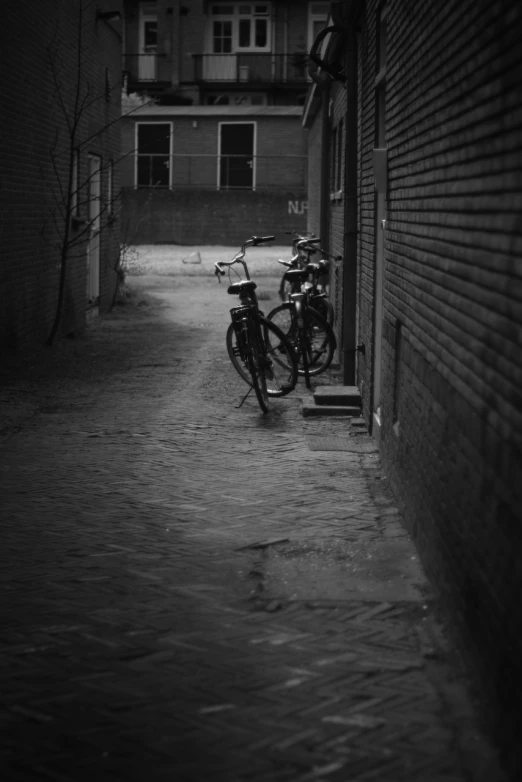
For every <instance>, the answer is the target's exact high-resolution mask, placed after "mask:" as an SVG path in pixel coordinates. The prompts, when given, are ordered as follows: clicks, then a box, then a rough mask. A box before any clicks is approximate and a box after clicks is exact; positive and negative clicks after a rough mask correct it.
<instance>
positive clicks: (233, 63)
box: [192, 52, 308, 85]
mask: <svg viewBox="0 0 522 782" xmlns="http://www.w3.org/2000/svg"><path fill="white" fill-rule="evenodd" d="M192 56H193V57H194V68H195V80H196V81H199V82H221V83H225V82H226V83H229V84H245V85H246V84H248V83H251V84H252V83H257V84H259V83H261V84H282V83H302V84H305V83H306V82H307V77H308V72H307V62H308V55H307V54H306V53H304V52H302V53H301V52H297V53H295V54H247V53H241V54H194V55H192Z"/></svg>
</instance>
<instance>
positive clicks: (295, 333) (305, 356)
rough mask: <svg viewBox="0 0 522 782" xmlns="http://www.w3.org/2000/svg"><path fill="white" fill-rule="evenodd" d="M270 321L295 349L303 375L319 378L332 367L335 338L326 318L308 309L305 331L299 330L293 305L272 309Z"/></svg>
mask: <svg viewBox="0 0 522 782" xmlns="http://www.w3.org/2000/svg"><path fill="white" fill-rule="evenodd" d="M268 320H270V321H271V322H272V323H273V324H275V325H276V326H277V327H278V328H279V329H280V330H281V331H282V332H283V333H284V334H285V336H286V337H287V339H288V340H289V341H290V342H291V344H292V345H293V347H294V350H295V352H296V354H297V362H298V372H299V374H300V375H318V374H319V373H320V372H324V370H325V369H327V368H328V367H329V366H330V364H331V363H332V359H333V357H334V353H335V348H336V345H337V343H336V339H335V334H334V332H333V330H332V328H331V326H330V325H329V324H328V321H327V320H326V318H323V316H322V315H320V314H319V313H318V312H316V311H315V310H314V309H313V308H312V307H307V308H306V312H305V317H304V328H299V327H298V325H297V319H296V317H295V309H294V307H293V305H292V304H291V303H290V302H288V303H286V304H281V305H280V306H279V307H276V308H275V309H273V310H272V312H270V313H269V314H268ZM305 351H306V352H305Z"/></svg>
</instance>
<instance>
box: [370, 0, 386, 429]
mask: <svg viewBox="0 0 522 782" xmlns="http://www.w3.org/2000/svg"><path fill="white" fill-rule="evenodd" d="M377 44H378V49H377V76H376V86H375V109H376V112H375V142H376V147H377V149H376V152H375V153H374V175H375V189H376V193H375V224H374V232H375V233H374V236H375V276H374V285H375V287H374V323H373V424H374V426H373V433H374V435H375V436H377V437H378V436H379V432H380V426H381V423H382V411H381V371H382V320H383V310H384V305H383V301H384V234H385V230H386V191H387V174H386V171H381V170H379V161H380V162H381V164H383V166H384V167H385V168H386V169H387V159H386V6H383V7H382V8H381V10H380V12H379V16H378V18H377ZM383 166H381V168H382V167H383Z"/></svg>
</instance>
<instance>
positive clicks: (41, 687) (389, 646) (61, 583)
mask: <svg viewBox="0 0 522 782" xmlns="http://www.w3.org/2000/svg"><path fill="white" fill-rule="evenodd" d="M191 284H192V285H194V286H195V285H199V293H198V296H199V297H200V299H199V302H198V304H197V306H196V307H194V306H192V307H191V308H190V309H187V307H186V299H187V295H188V294H189V293H191V292H192V295H193V296H195V295H196V293H195V288H194V287H193V288H191V287H190V285H189V284H188V283H187V286H188V287H184V284H180V283H179V281H178V282H177V283H176V286H177V287H176V286H175V287H174V288H173V289H172V290H171V291H170V292H169V293H168V295H164V296H163V299H164V304H163V308H161V309H157V310H153V311H151V308H150V307H148V308H147V307H143V308H141V309H140V308H139V307H137V308H135V309H132V308H131V309H130V311H129V312H127V313H125V314H124V315H120V314H115V315H113V316H110V317H108V318H106V319H104V320H103V321H100V322H99V323H97V324H96V325H95V326H94V327H93V328H92V329H91V331H90V332H89V334H88V336H87V338H86V339H84V340H81V341H80V342H78V343H76V344H73V345H67V344H65V343H64V344H62V346H61V350H62V351H64V355H63V356H61V355H60V352H59V350H58V351H57V352H58V355H57V356H54V357H50V358H48V359H46V361H44V362H43V364H42V359H41V358H40V359H38V360H36V361H35V363H34V364H33V365H32V367H30V368H29V369H26V370H20V369H18V370H15V369H12V370H8V369H6V370H5V372H4V378H3V384H2V395H3V399H4V401H6V402H7V403H8V404H7V407H10V409H11V411H12V412H11V418H10V420H9V422H8V423H9V427H8V428H7V429H6V431H5V432H4V437H3V438H1V440H0V442H1V451H2V496H1V514H2V538H3V545H2V548H1V551H0V565H1V567H0V583H1V592H0V594H1V601H2V605H1V608H2V634H1V640H0V685H1V689H2V693H3V696H2V701H1V705H0V724H1V726H2V736H3V742H2V743H3V747H2V759H3V763H4V766H5V767H6V769H7V775H6V776H4V778H6V779H8V780H13V782H18V780H63V781H65V780H71V781H72V782H83V780H89V782H91V780H94V779H95V780H108V781H111V780H125V781H126V782H127V781H132V782H134V780H136V782H142V781H143V782H145V781H146V780H147V781H148V780H151V781H152V782H156V781H158V782H159V781H163V780H169V782H170V781H171V780H172V781H173V780H175V781H176V782H182V781H184V780H186V781H187V782H196V781H197V782H199V781H200V780H206V779H209V780H223V781H224V782H242V781H243V780H245V781H246V780H252V782H265V781H266V782H276V781H277V782H278V781H279V780H289V781H290V780H291V781H292V782H294V780H298V781H299V782H305V780H327V781H328V782H340V781H341V780H342V781H343V782H344V781H345V780H351V781H352V782H369V781H370V780H380V781H381V780H382V781H383V782H384V780H386V782H410V781H411V782H419V780H422V782H424V781H426V782H438V781H439V780H440V782H443V781H444V782H463V781H464V780H476V781H478V780H484V781H485V780H488V782H495V781H496V780H497V779H498V780H500V779H501V778H502V777H501V774H500V771H499V770H498V768H497V766H496V762H495V752H494V750H493V749H492V748H491V747H490V745H489V744H488V742H487V741H486V740H485V739H484V735H483V733H482V731H481V729H480V727H479V726H480V724H481V723H480V720H479V714H478V712H477V711H476V707H475V706H474V699H473V698H472V696H471V695H470V694H469V688H468V685H467V680H466V677H465V675H464V673H463V669H462V667H461V665H460V662H459V657H458V654H457V653H456V652H455V650H453V648H452V646H451V643H450V641H448V636H447V633H445V632H444V630H443V628H442V626H441V625H440V623H439V622H438V621H437V620H436V618H435V610H434V609H435V601H434V598H433V595H432V592H431V589H430V586H429V584H428V583H427V582H426V579H425V577H424V575H423V573H422V571H421V569H420V567H419V564H418V560H417V559H416V554H415V551H414V549H413V546H412V544H411V542H410V541H409V539H408V537H407V536H406V534H405V533H404V531H403V529H402V526H401V524H400V519H399V517H398V513H397V510H396V508H395V507H394V505H393V499H392V498H391V496H390V494H389V492H388V489H387V486H386V479H385V476H383V475H382V471H381V469H380V465H379V460H378V456H377V454H376V453H375V452H374V451H373V449H372V447H371V441H370V440H369V438H368V436H367V435H364V434H355V433H353V432H352V431H351V430H350V427H349V423H348V422H346V420H344V419H343V420H335V421H332V420H329V421H324V420H320V421H318V420H315V419H313V420H312V419H307V420H304V419H302V417H301V415H300V401H299V394H294V395H293V396H291V397H288V398H286V399H285V400H281V401H278V402H277V403H275V405H274V411H273V412H272V413H271V414H270V415H269V416H268V417H263V416H261V415H260V412H259V409H258V408H257V405H256V403H255V401H254V400H250V399H249V400H247V402H246V403H245V405H244V406H243V407H242V408H241V409H240V410H236V409H235V408H234V404H237V402H238V400H239V398H240V391H241V390H242V389H241V385H240V382H241V381H240V380H239V379H238V378H237V377H236V375H235V373H234V370H233V369H232V368H231V367H230V366H229V364H228V359H227V357H226V354H225V350H224V344H223V333H224V327H225V324H226V318H227V309H226V306H227V304H228V302H227V301H225V300H224V299H225V298H226V297H225V296H224V291H223V289H219V291H218V292H219V295H218V296H215V290H214V289H213V288H212V289H211V288H210V287H209V286H206V285H203V284H201V283H197V282H193V283H191ZM211 295H214V296H215V298H211ZM145 300H146V297H145ZM211 326H215V328H214V329H212V328H211ZM46 362H47V363H46ZM53 362H54V363H53ZM49 367H50V368H49ZM24 390H25V395H24V394H23V393H22V392H23V391H24ZM302 390H303V388H302V387H301V391H302ZM17 410H18V412H19V416H18V418H17V416H16V413H17ZM340 428H342V433H343V434H344V435H352V434H353V437H354V442H357V443H361V444H363V445H361V448H360V449H359V450H360V452H358V453H350V452H339V451H336V452H329V451H312V450H311V449H310V447H309V445H308V443H309V439H307V437H308V438H309V436H310V435H311V434H315V435H317V434H321V435H322V436H324V437H325V438H328V436H329V435H331V434H335V433H337V434H338V433H339V431H340Z"/></svg>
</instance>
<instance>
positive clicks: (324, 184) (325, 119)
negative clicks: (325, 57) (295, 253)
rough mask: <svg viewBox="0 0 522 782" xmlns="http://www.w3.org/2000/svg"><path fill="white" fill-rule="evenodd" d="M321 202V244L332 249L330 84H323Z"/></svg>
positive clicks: (326, 248) (327, 250)
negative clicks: (330, 231)
mask: <svg viewBox="0 0 522 782" xmlns="http://www.w3.org/2000/svg"><path fill="white" fill-rule="evenodd" d="M320 182H321V203H320V209H319V235H320V237H321V246H322V247H323V248H324V249H325V250H326V252H329V251H330V236H329V227H330V220H329V217H330V84H329V82H323V84H322V85H321V177H320Z"/></svg>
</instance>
